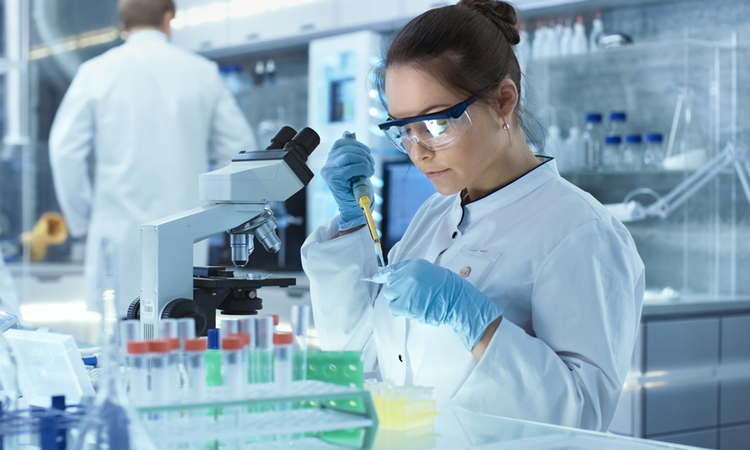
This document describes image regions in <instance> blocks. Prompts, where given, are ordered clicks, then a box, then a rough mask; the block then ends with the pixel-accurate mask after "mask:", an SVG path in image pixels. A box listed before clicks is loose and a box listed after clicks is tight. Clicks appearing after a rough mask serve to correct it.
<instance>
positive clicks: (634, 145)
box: [622, 134, 643, 170]
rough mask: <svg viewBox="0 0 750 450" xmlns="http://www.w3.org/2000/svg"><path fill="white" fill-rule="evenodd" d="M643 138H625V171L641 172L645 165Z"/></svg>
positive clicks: (623, 161)
mask: <svg viewBox="0 0 750 450" xmlns="http://www.w3.org/2000/svg"><path fill="white" fill-rule="evenodd" d="M642 143H643V138H641V135H640V134H628V135H627V136H625V146H624V147H623V150H622V165H623V169H625V170H640V169H641V166H642V165H643V145H642Z"/></svg>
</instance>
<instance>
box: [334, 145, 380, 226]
mask: <svg viewBox="0 0 750 450" xmlns="http://www.w3.org/2000/svg"><path fill="white" fill-rule="evenodd" d="M374 174H375V161H374V160H373V159H372V154H371V152H370V148H369V147H367V146H366V145H365V144H363V143H361V142H359V141H357V140H356V139H352V138H342V139H339V140H338V141H336V142H334V144H333V147H331V151H330V152H329V153H328V160H327V161H326V163H325V165H324V166H323V168H322V169H321V170H320V175H321V176H322V177H323V179H324V180H325V181H326V184H327V185H328V188H329V189H330V190H331V193H332V194H333V198H335V199H336V203H337V204H338V206H339V213H340V214H341V220H340V221H339V231H345V230H349V229H351V228H355V227H358V226H361V225H364V224H365V215H364V214H363V213H362V210H361V209H360V207H359V203H358V202H357V199H356V198H354V193H353V192H352V180H353V179H354V178H358V177H365V178H367V183H368V184H369V183H370V177H371V176H373V175H374ZM370 192H372V185H370Z"/></svg>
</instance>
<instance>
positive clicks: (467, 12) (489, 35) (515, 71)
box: [375, 0, 544, 151]
mask: <svg viewBox="0 0 750 450" xmlns="http://www.w3.org/2000/svg"><path fill="white" fill-rule="evenodd" d="M516 23H517V17H516V10H515V9H514V8H513V6H512V5H511V4H509V3H506V2H503V1H496V0H461V1H460V2H458V4H456V5H452V6H445V7H443V8H436V9H432V10H429V11H427V12H425V13H424V14H422V15H420V16H418V17H416V18H415V19H414V20H412V21H411V22H409V23H408V24H406V26H404V28H402V29H401V30H400V31H399V32H398V33H397V34H396V36H395V37H394V39H393V42H392V43H391V45H390V47H389V48H388V51H387V53H386V57H385V58H384V60H383V63H382V64H381V65H380V66H379V67H378V68H377V69H376V71H375V80H376V86H377V89H378V92H379V94H380V99H381V101H382V102H383V105H384V106H386V109H387V104H386V102H385V73H386V70H387V69H388V68H389V67H395V66H415V67H418V68H419V69H420V70H423V71H425V72H427V73H429V74H430V75H432V76H434V77H436V78H437V79H438V80H439V81H440V82H441V83H442V84H443V85H444V86H447V87H449V88H451V89H453V90H457V91H459V92H461V93H464V94H467V97H468V96H478V97H479V98H480V99H481V100H484V101H486V102H489V103H492V102H494V100H493V98H492V96H491V92H487V91H485V89H486V88H487V87H488V86H491V85H492V84H493V83H496V82H498V81H500V80H502V79H504V78H509V79H511V80H512V81H513V82H514V83H515V85H516V89H518V95H519V102H518V103H519V104H518V105H517V106H516V110H515V111H514V114H515V117H516V120H517V122H518V124H519V126H520V127H521V129H522V130H523V132H524V135H525V137H526V138H527V139H528V140H530V141H531V142H532V143H533V144H534V146H535V147H536V148H537V150H539V151H541V150H542V149H543V148H544V132H543V129H542V127H541V124H540V123H539V122H538V121H537V120H536V119H535V118H534V117H533V116H532V115H531V114H530V113H528V111H526V110H525V109H524V107H523V106H522V104H521V103H522V102H521V99H522V97H521V68H520V66H519V64H518V60H517V59H516V55H515V53H514V52H513V45H516V44H518V43H519V42H520V36H519V33H518V30H517V29H516Z"/></svg>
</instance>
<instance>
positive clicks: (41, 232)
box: [21, 212, 68, 261]
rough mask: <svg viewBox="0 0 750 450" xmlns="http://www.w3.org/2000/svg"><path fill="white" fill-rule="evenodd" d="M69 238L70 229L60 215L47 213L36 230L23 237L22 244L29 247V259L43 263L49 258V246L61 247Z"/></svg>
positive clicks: (39, 221)
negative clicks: (46, 257)
mask: <svg viewBox="0 0 750 450" xmlns="http://www.w3.org/2000/svg"><path fill="white" fill-rule="evenodd" d="M67 238H68V227H67V225H66V224H65V219H63V216H61V215H60V214H59V213H55V212H46V213H44V214H42V217H40V218H39V220H38V221H37V222H36V225H34V228H33V229H32V230H31V231H30V232H28V233H23V234H22V235H21V242H23V244H24V245H25V246H28V247H29V259H30V260H31V261H41V260H43V259H44V257H45V256H47V246H48V245H60V244H62V243H63V242H65V240H66V239H67Z"/></svg>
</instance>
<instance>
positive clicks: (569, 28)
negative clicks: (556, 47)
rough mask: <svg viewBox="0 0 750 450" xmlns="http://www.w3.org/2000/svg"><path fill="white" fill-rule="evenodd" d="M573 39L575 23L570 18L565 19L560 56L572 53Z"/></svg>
mask: <svg viewBox="0 0 750 450" xmlns="http://www.w3.org/2000/svg"><path fill="white" fill-rule="evenodd" d="M572 41H573V25H572V23H571V21H570V18H566V19H565V27H564V28H563V29H562V32H561V33H560V56H568V55H570V54H571V43H572Z"/></svg>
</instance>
